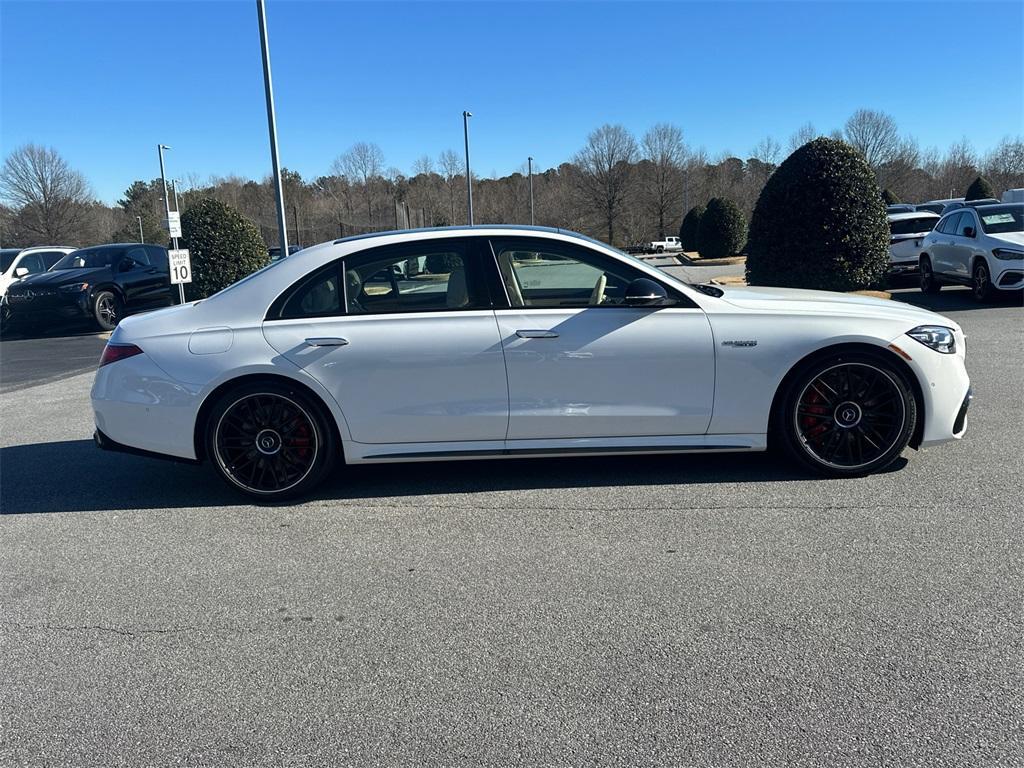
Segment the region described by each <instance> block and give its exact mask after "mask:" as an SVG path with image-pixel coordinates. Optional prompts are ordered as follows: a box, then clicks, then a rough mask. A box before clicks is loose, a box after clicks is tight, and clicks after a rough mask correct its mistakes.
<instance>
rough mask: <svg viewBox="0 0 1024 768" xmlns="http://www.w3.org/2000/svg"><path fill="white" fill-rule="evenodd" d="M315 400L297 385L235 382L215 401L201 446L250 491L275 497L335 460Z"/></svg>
mask: <svg viewBox="0 0 1024 768" xmlns="http://www.w3.org/2000/svg"><path fill="white" fill-rule="evenodd" d="M327 419H328V417H327V416H326V415H325V414H324V411H323V409H322V408H321V407H320V405H319V404H318V403H315V402H313V400H312V399H311V398H310V397H309V396H308V395H306V394H305V393H304V392H302V391H301V390H299V389H298V388H296V387H291V386H288V385H287V384H283V383H276V382H267V383H262V382H261V383H254V384H247V385H243V386H240V387H238V388H236V389H234V390H231V391H229V392H228V393H226V394H225V395H224V396H223V397H221V398H220V400H219V401H218V402H217V403H216V404H215V405H214V407H213V410H212V412H211V413H210V418H209V420H208V422H207V434H206V448H207V455H209V456H210V458H211V459H212V463H213V465H214V467H215V468H216V469H217V472H218V473H219V474H220V475H221V477H223V478H224V480H226V481H227V482H228V484H229V485H232V486H234V487H235V488H237V489H238V490H240V491H242V492H243V493H246V494H248V495H250V496H253V497H256V498H259V499H262V500H265V501H278V500H281V499H286V498H290V497H293V496H298V495H300V494H302V493H305V492H307V491H309V490H310V489H312V488H313V487H314V486H316V485H317V484H318V483H319V482H320V481H321V480H322V479H323V477H324V475H325V474H326V472H327V471H328V470H329V469H330V468H331V467H333V466H334V463H335V460H336V450H337V449H336V448H335V440H334V432H333V430H332V429H331V428H330V425H329V423H328V421H327Z"/></svg>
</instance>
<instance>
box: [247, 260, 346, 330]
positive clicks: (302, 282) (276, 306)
mask: <svg viewBox="0 0 1024 768" xmlns="http://www.w3.org/2000/svg"><path fill="white" fill-rule="evenodd" d="M342 263H343V260H342V259H335V260H334V261H330V262H328V263H327V264H324V265H323V266H320V267H317V268H316V269H314V270H312V271H311V272H307V273H306V274H304V275H303V276H302V277H300V278H299V279H298V280H296V281H295V282H293V283H292V284H291V285H289V286H288V287H287V288H285V289H284V290H283V291H281V293H279V294H278V295H277V298H275V299H274V300H273V301H272V302H271V304H270V307H269V308H268V309H267V313H266V314H265V315H264V316H263V322H274V321H277V320H310V319H323V318H329V317H344V315H345V305H344V304H342V305H341V307H340V311H338V312H322V313H318V314H310V315H296V316H294V317H292V316H288V317H286V316H284V308H285V305H286V304H287V303H288V302H289V301H291V299H292V297H293V296H295V294H296V293H298V292H299V291H301V290H303V289H304V288H305V287H306V286H307V285H308V284H309V282H310V281H311V280H314V279H315V278H317V277H318V276H320V275H321V274H328V273H329V272H330V271H331V268H333V269H334V271H335V280H340V281H341V283H342V285H343V286H344V284H345V272H344V269H343V268H342ZM342 290H343V291H344V288H342Z"/></svg>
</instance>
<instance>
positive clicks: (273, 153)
mask: <svg viewBox="0 0 1024 768" xmlns="http://www.w3.org/2000/svg"><path fill="white" fill-rule="evenodd" d="M256 15H257V16H258V17H259V23H260V47H261V49H262V50H263V89H264V91H265V92H266V97H267V128H268V130H269V131H270V162H271V165H272V166H273V168H274V195H275V197H276V198H277V233H278V244H279V245H280V246H281V255H282V256H287V255H288V227H287V225H286V222H285V218H284V188H283V187H282V186H281V161H280V160H279V159H278V156H277V118H275V117H274V84H273V81H272V79H271V76H270V43H269V42H268V40H267V9H266V7H265V5H264V2H263V0H256Z"/></svg>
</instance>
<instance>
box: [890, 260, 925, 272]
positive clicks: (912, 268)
mask: <svg viewBox="0 0 1024 768" xmlns="http://www.w3.org/2000/svg"><path fill="white" fill-rule="evenodd" d="M919 269H920V267H919V264H918V262H917V261H916V260H915V261H894V262H890V263H889V274H890V275H916V274H917V273H918V271H919Z"/></svg>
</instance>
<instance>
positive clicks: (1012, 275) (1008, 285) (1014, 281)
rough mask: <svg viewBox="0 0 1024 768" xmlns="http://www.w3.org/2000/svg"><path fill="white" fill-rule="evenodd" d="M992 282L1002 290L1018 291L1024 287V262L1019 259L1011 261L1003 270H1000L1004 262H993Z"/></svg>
mask: <svg viewBox="0 0 1024 768" xmlns="http://www.w3.org/2000/svg"><path fill="white" fill-rule="evenodd" d="M993 261H994V259H993ZM992 266H993V272H995V274H993V275H992V284H993V285H994V286H995V287H996V288H999V289H1000V290H1002V291H1016V290H1020V289H1021V288H1024V264H1021V262H1019V261H1011V262H1010V263H1009V264H1008V265H1007V266H1006V267H1005V268H1003V269H1002V270H1001V271H996V270H998V268H999V267H1002V264H993V265H992Z"/></svg>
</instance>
